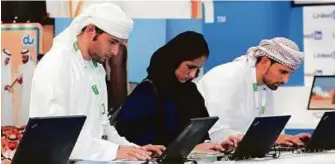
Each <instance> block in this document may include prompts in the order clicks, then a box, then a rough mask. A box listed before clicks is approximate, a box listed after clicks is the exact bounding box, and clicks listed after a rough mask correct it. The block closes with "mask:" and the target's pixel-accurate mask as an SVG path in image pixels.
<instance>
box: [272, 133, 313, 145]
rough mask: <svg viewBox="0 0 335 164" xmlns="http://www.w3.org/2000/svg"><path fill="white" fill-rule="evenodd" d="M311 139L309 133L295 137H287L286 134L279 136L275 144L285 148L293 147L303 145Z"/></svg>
mask: <svg viewBox="0 0 335 164" xmlns="http://www.w3.org/2000/svg"><path fill="white" fill-rule="evenodd" d="M309 138H311V135H310V134H309V133H300V134H297V135H294V136H292V135H287V134H281V135H280V136H279V137H278V139H277V141H276V144H279V145H286V146H294V145H299V146H300V145H305V144H306V140H308V139H309Z"/></svg>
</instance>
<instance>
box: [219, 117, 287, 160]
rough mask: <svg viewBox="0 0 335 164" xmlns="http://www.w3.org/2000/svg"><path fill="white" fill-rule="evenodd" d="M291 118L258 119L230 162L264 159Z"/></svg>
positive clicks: (252, 124) (228, 155) (232, 155)
mask: <svg viewBox="0 0 335 164" xmlns="http://www.w3.org/2000/svg"><path fill="white" fill-rule="evenodd" d="M290 118H291V116H288V115H285V116H271V117H256V118H255V119H254V121H253V122H252V123H251V125H250V127H249V129H248V131H247V132H246V134H245V135H244V137H243V139H242V140H241V142H240V143H239V144H238V146H237V148H236V150H235V151H234V152H233V153H231V154H227V155H226V157H227V158H229V160H243V159H248V158H262V157H265V155H266V154H267V153H268V152H269V151H270V150H271V148H272V147H273V145H274V143H275V141H276V140H277V138H278V136H279V135H280V133H281V132H282V131H283V129H284V127H285V125H286V124H287V122H288V120H289V119H290Z"/></svg>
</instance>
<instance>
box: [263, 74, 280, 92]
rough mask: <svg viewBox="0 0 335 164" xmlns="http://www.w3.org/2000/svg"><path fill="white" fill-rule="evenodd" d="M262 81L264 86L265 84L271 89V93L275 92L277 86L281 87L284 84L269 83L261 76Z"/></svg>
mask: <svg viewBox="0 0 335 164" xmlns="http://www.w3.org/2000/svg"><path fill="white" fill-rule="evenodd" d="M263 81H264V84H265V85H266V86H267V87H268V88H269V89H271V90H273V91H275V90H277V89H278V87H279V86H282V85H284V84H285V83H283V82H275V83H269V82H268V81H267V80H266V78H265V76H263Z"/></svg>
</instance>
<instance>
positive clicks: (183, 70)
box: [175, 56, 207, 83]
mask: <svg viewBox="0 0 335 164" xmlns="http://www.w3.org/2000/svg"><path fill="white" fill-rule="evenodd" d="M206 60H207V57H206V56H201V57H199V58H196V59H194V60H188V61H183V62H182V63H180V65H179V67H178V68H177V69H176V71H175V74H176V77H177V79H178V81H179V82H180V83H185V82H187V81H189V80H193V79H194V78H196V75H197V72H198V71H199V68H201V67H202V66H203V65H204V64H205V62H206Z"/></svg>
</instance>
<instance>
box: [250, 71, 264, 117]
mask: <svg viewBox="0 0 335 164" xmlns="http://www.w3.org/2000/svg"><path fill="white" fill-rule="evenodd" d="M252 76H253V83H252V88H253V91H254V97H255V106H256V110H258V111H259V116H261V115H263V114H264V113H265V104H266V88H263V89H262V90H260V92H261V106H259V90H258V86H257V79H256V68H255V67H253V68H252Z"/></svg>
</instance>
